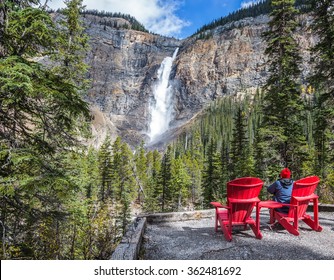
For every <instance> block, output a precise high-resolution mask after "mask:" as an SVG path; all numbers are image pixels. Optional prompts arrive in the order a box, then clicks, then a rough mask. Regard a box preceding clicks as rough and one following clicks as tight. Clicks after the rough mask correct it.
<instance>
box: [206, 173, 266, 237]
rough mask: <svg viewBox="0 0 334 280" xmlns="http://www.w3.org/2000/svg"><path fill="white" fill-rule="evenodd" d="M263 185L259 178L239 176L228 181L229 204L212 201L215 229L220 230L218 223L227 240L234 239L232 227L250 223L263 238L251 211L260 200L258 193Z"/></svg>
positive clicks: (258, 235) (257, 234)
mask: <svg viewBox="0 0 334 280" xmlns="http://www.w3.org/2000/svg"><path fill="white" fill-rule="evenodd" d="M262 186H263V182H262V181H261V179H259V178H253V177H244V178H238V179H235V180H233V181H230V182H228V183H227V205H226V206H224V205H222V204H220V203H219V202H211V204H212V205H213V206H214V207H215V208H216V221H215V231H217V230H218V224H219V225H220V227H221V230H222V232H223V233H224V236H225V238H226V240H227V241H231V240H232V227H233V226H242V225H243V226H244V228H245V229H246V228H247V225H250V227H251V229H252V230H253V232H254V234H255V236H256V238H258V239H261V238H262V234H261V232H260V229H259V228H258V227H257V226H256V223H255V221H254V219H252V218H251V213H252V210H253V208H254V206H257V205H258V203H259V202H260V200H259V198H258V195H259V193H260V191H261V188H262Z"/></svg>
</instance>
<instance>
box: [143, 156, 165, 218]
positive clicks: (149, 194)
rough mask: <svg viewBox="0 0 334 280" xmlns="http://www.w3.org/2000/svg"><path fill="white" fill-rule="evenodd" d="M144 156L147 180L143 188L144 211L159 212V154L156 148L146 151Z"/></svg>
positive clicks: (160, 189)
mask: <svg viewBox="0 0 334 280" xmlns="http://www.w3.org/2000/svg"><path fill="white" fill-rule="evenodd" d="M146 158H147V170H148V182H147V187H146V189H145V203H144V209H145V211H146V212H159V211H161V207H159V206H160V201H161V194H162V188H161V182H160V172H161V171H160V170H161V156H160V154H159V152H158V151H157V150H154V151H153V152H152V151H150V152H148V153H147V155H146Z"/></svg>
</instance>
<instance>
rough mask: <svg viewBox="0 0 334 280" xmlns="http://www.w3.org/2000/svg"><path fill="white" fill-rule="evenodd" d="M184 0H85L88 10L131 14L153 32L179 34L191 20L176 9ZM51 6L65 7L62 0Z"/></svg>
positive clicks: (50, 3)
mask: <svg viewBox="0 0 334 280" xmlns="http://www.w3.org/2000/svg"><path fill="white" fill-rule="evenodd" d="M182 3H183V2H182V0H84V1H83V4H84V5H86V8H87V9H88V10H92V9H96V10H101V11H102V10H104V11H108V12H120V13H124V14H130V15H131V16H133V17H135V18H136V19H137V20H138V21H139V22H140V23H142V24H143V25H144V26H145V27H146V29H148V30H149V31H151V32H154V33H158V34H161V35H166V36H176V37H177V36H178V35H179V34H180V33H181V30H182V28H183V27H185V26H188V25H189V22H187V21H185V20H183V19H181V18H179V17H178V16H177V15H176V11H177V10H178V9H179V7H180V5H182ZM49 6H50V7H51V8H54V9H57V8H60V7H64V4H63V1H62V0H53V1H51V2H49Z"/></svg>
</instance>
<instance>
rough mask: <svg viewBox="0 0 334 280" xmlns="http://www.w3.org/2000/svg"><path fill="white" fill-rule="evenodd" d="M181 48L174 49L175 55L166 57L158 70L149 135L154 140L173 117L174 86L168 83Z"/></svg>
mask: <svg viewBox="0 0 334 280" xmlns="http://www.w3.org/2000/svg"><path fill="white" fill-rule="evenodd" d="M178 50H179V48H177V49H176V50H175V51H174V54H173V57H166V58H164V60H163V61H162V63H161V65H160V68H159V70H158V81H157V83H156V84H155V86H154V93H153V95H154V99H155V102H154V104H151V106H150V111H151V123H150V131H149V137H150V140H151V141H153V140H155V138H156V137H157V136H159V135H161V134H163V133H164V132H165V131H167V130H168V128H169V122H170V121H171V118H172V110H173V104H172V95H173V91H172V87H171V86H169V85H168V81H169V75H170V72H171V70H172V66H173V61H174V59H175V57H176V55H177V52H178Z"/></svg>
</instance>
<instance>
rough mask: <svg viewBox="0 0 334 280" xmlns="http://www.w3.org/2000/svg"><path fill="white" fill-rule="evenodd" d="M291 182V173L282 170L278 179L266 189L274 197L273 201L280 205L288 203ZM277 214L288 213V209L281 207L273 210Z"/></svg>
mask: <svg viewBox="0 0 334 280" xmlns="http://www.w3.org/2000/svg"><path fill="white" fill-rule="evenodd" d="M293 182H294V181H293V180H292V179H291V171H290V170H289V168H284V169H283V170H282V171H281V173H280V179H278V180H277V181H276V182H274V183H273V184H271V185H270V186H269V187H267V191H268V192H269V193H271V194H273V195H274V197H273V200H274V201H277V202H280V203H287V204H289V203H290V199H291V193H292V187H293ZM275 210H276V211H278V212H283V213H288V212H289V207H288V206H283V207H281V208H278V209H275Z"/></svg>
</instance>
